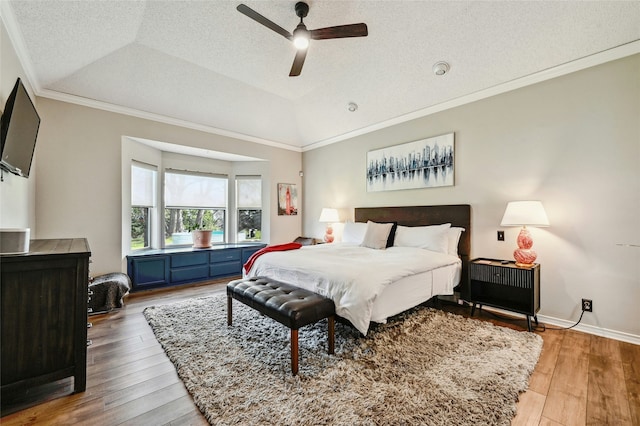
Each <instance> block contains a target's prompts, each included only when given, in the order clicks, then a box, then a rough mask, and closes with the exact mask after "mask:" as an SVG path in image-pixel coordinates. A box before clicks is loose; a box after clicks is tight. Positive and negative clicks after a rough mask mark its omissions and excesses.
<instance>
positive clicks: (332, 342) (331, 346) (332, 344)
mask: <svg viewBox="0 0 640 426" xmlns="http://www.w3.org/2000/svg"><path fill="white" fill-rule="evenodd" d="M327 328H328V332H329V355H333V353H334V351H335V340H336V338H335V336H336V331H335V330H336V326H335V318H334V317H333V315H331V316H330V317H329V318H328V324H327Z"/></svg>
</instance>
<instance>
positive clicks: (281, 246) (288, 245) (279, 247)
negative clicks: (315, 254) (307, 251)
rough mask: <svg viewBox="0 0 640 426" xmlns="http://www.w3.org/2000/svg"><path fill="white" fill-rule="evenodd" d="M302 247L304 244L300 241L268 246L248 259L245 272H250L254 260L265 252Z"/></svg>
mask: <svg viewBox="0 0 640 426" xmlns="http://www.w3.org/2000/svg"><path fill="white" fill-rule="evenodd" d="M300 247H302V244H298V243H286V244H278V245H273V246H266V247H263V248H261V249H260V250H258V251H257V252H255V253H253V254H252V255H251V257H249V259H248V260H247V263H245V264H244V272H245V273H248V272H249V271H250V270H251V267H252V266H253V262H255V261H256V259H257V258H259V257H260V256H262V255H263V254H265V253H269V252H271V251H286V250H296V249H299V248H300Z"/></svg>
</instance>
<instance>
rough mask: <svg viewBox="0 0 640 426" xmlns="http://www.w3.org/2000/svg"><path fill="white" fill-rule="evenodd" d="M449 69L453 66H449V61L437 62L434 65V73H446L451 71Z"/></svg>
mask: <svg viewBox="0 0 640 426" xmlns="http://www.w3.org/2000/svg"><path fill="white" fill-rule="evenodd" d="M449 69H451V67H450V66H449V64H448V63H446V62H443V61H441V62H436V63H435V64H434V65H433V73H434V74H435V75H445V74H446V73H448V72H449Z"/></svg>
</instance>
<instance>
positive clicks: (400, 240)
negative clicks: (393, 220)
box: [393, 223, 451, 253]
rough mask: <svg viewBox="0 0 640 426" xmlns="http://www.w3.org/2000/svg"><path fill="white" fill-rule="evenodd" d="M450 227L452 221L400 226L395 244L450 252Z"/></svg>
mask: <svg viewBox="0 0 640 426" xmlns="http://www.w3.org/2000/svg"><path fill="white" fill-rule="evenodd" d="M449 228H451V224H450V223H443V224H442V225H430V226H398V229H396V238H395V240H394V243H393V245H394V246H396V247H417V248H422V249H426V250H431V251H437V252H439V253H448V252H449V235H448V232H449Z"/></svg>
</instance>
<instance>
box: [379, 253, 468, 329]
mask: <svg viewBox="0 0 640 426" xmlns="http://www.w3.org/2000/svg"><path fill="white" fill-rule="evenodd" d="M461 276H462V264H461V263H456V264H454V265H447V266H442V267H440V268H437V269H434V270H432V271H427V272H423V273H421V274H416V275H412V276H410V277H406V278H402V279H400V280H398V281H396V282H394V283H391V284H389V285H388V286H386V287H385V288H384V290H383V291H382V293H381V294H380V295H379V296H378V298H377V299H376V301H375V302H374V303H373V308H372V310H371V322H377V323H386V322H387V318H389V317H392V316H394V315H398V314H399V313H401V312H404V311H406V310H407V309H411V308H413V307H414V306H418V305H419V304H421V303H424V302H426V301H427V300H429V299H431V298H432V297H433V296H436V295H438V296H444V295H452V294H453V293H454V289H453V288H454V287H455V286H456V285H458V283H459V282H460V279H461Z"/></svg>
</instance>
